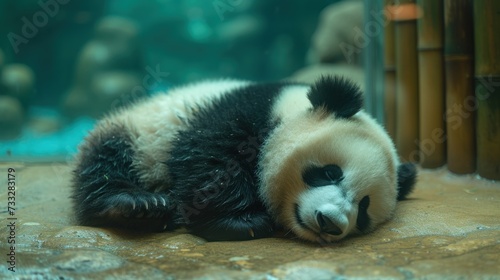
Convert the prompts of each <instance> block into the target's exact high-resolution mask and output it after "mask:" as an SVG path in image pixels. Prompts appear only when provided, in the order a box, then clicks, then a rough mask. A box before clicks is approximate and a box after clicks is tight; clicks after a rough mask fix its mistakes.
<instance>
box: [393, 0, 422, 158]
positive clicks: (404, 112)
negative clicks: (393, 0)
mask: <svg viewBox="0 0 500 280" xmlns="http://www.w3.org/2000/svg"><path fill="white" fill-rule="evenodd" d="M399 3H400V5H398V6H395V7H394V9H393V10H394V20H395V37H394V38H395V48H396V51H395V58H396V69H398V70H397V72H396V147H397V149H398V152H399V155H400V156H401V159H402V161H413V162H418V158H419V150H418V122H419V117H418V61H417V26H416V14H415V5H414V0H401V1H399Z"/></svg>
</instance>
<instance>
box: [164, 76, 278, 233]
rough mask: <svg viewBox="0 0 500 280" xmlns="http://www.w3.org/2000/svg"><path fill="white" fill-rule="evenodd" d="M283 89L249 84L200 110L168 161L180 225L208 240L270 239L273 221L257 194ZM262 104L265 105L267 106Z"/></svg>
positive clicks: (174, 145) (181, 136) (275, 86)
mask: <svg viewBox="0 0 500 280" xmlns="http://www.w3.org/2000/svg"><path fill="white" fill-rule="evenodd" d="M284 85H285V84H264V85H263V84H258V85H251V86H249V87H245V88H242V89H239V90H236V91H235V92H233V93H230V94H227V95H225V96H224V97H222V98H221V99H220V100H217V101H216V102H214V103H213V105H212V106H210V107H209V108H208V109H202V110H200V111H199V113H198V114H197V115H196V117H195V119H194V121H192V122H191V124H190V129H188V130H186V131H181V132H179V134H178V137H177V140H176V141H175V142H174V143H173V148H172V152H171V154H170V158H169V160H168V161H167V165H168V168H169V170H170V172H171V177H172V179H173V180H172V181H173V186H172V196H173V197H175V201H176V202H177V204H178V206H179V207H178V213H179V223H182V224H184V225H186V227H187V228H189V229H191V230H192V231H193V232H194V233H195V234H197V235H200V236H202V237H205V238H207V239H209V240H245V239H251V238H254V237H264V236H269V235H270V234H271V233H272V232H273V222H272V220H271V218H270V216H269V215H268V214H267V212H266V209H265V207H264V205H263V204H262V203H261V202H260V200H259V198H258V193H257V191H258V190H257V187H258V176H257V174H256V170H257V162H258V157H259V153H260V149H261V146H262V144H263V141H264V139H265V138H267V135H268V134H269V132H270V131H271V130H272V129H273V124H272V123H270V122H269V119H270V112H271V109H272V105H273V103H274V101H275V97H276V96H277V94H278V93H279V92H280V90H281V88H282V87H283V86H284ZM263 101H264V102H263Z"/></svg>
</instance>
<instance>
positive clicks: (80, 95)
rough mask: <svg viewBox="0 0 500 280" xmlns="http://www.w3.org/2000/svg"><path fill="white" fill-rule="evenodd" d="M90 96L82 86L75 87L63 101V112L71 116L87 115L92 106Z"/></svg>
mask: <svg viewBox="0 0 500 280" xmlns="http://www.w3.org/2000/svg"><path fill="white" fill-rule="evenodd" d="M89 104H90V96H89V94H88V93H87V91H86V90H85V89H83V88H82V87H73V88H71V89H70V90H69V91H68V92H67V93H66V97H65V98H64V100H63V102H62V112H63V114H64V115H65V116H67V117H69V118H76V117H78V116H82V115H86V114H87V111H88V109H89V107H90V105H89Z"/></svg>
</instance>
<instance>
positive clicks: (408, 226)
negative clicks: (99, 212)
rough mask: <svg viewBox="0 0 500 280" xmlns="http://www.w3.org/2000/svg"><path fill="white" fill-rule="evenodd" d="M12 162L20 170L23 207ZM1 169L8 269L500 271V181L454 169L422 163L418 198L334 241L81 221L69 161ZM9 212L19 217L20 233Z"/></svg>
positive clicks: (314, 273) (108, 272) (361, 273)
mask: <svg viewBox="0 0 500 280" xmlns="http://www.w3.org/2000/svg"><path fill="white" fill-rule="evenodd" d="M9 167H12V168H15V170H16V173H15V174H16V185H17V190H16V193H15V203H16V207H15V208H16V211H15V215H14V216H10V215H9V214H8V212H7V200H8V194H7V173H8V171H7V169H8V168H9ZM0 176H1V177H0V178H2V179H1V180H0V182H1V185H2V187H1V190H0V203H1V204H0V220H1V221H2V226H1V227H0V240H2V241H1V242H0V255H1V256H2V257H1V258H0V259H1V261H0V279H345V278H351V277H352V278H358V279H359V278H372V279H384V278H385V279H500V183H499V182H496V183H494V182H489V181H486V180H480V179H476V178H474V177H473V176H455V175H450V174H449V173H448V172H446V171H445V170H434V171H422V172H421V174H420V178H419V182H418V184H417V189H416V191H415V192H414V193H413V194H412V195H411V199H409V200H407V201H404V202H401V203H400V204H399V206H398V209H397V214H396V216H395V218H394V219H393V220H392V221H390V222H388V223H386V224H384V225H383V226H382V227H381V228H379V229H378V230H377V231H375V232H374V233H372V234H369V235H366V236H359V237H352V238H348V239H346V240H344V241H342V242H339V243H335V244H331V245H329V246H324V247H322V246H320V245H318V244H312V243H307V242H302V241H299V240H297V239H291V238H283V237H276V238H267V239H261V240H253V241H246V242H209V243H207V242H205V241H204V240H203V239H200V238H198V237H195V236H192V235H190V234H187V233H186V232H184V231H182V230H181V231H176V232H169V233H157V234H138V233H134V232H126V231H119V230H116V229H103V228H91V227H82V226H77V225H75V224H74V221H73V220H72V214H71V205H70V201H69V199H68V196H69V192H70V190H69V182H70V168H69V167H68V165H65V164H55V163H53V164H31V165H28V164H23V163H1V164H0ZM9 217H14V218H16V219H17V220H15V225H16V228H15V232H12V233H11V231H10V229H9V227H8V226H7V225H8V224H9V222H11V221H13V220H8V219H7V218H9ZM11 235H12V237H13V238H15V242H16V244H15V245H16V247H15V272H11V271H9V266H10V264H9V263H8V260H9V256H8V255H7V254H11V250H10V248H9V246H8V245H11V244H8V243H7V242H6V241H8V240H9V237H10V236H11ZM13 238H12V239H10V240H13ZM12 264H13V263H12Z"/></svg>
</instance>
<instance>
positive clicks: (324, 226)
mask: <svg viewBox="0 0 500 280" xmlns="http://www.w3.org/2000/svg"><path fill="white" fill-rule="evenodd" d="M316 221H317V222H318V225H319V229H320V232H325V233H328V234H331V235H341V234H342V233H343V230H342V229H341V228H340V227H339V226H338V225H337V224H336V222H334V221H333V220H332V219H330V218H329V217H328V216H326V215H323V213H321V211H317V213H316Z"/></svg>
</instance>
